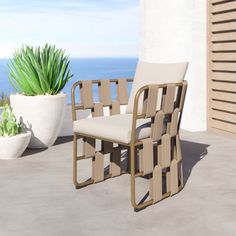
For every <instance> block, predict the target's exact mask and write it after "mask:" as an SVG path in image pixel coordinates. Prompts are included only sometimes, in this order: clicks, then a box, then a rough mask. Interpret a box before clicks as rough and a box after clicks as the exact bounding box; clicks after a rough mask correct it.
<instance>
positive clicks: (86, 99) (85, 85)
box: [80, 80, 93, 109]
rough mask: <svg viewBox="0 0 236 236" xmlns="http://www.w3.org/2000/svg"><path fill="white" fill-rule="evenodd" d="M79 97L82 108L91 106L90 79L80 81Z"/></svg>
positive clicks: (91, 88)
mask: <svg viewBox="0 0 236 236" xmlns="http://www.w3.org/2000/svg"><path fill="white" fill-rule="evenodd" d="M80 98H81V103H82V105H83V107H84V109H88V108H93V87H92V81H91V80H84V81H82V87H81V88H80Z"/></svg>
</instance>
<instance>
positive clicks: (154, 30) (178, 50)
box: [140, 0, 206, 131]
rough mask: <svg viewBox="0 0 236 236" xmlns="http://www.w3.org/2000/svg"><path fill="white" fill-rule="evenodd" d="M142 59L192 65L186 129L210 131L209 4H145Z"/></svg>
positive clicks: (198, 0) (178, 0)
mask: <svg viewBox="0 0 236 236" xmlns="http://www.w3.org/2000/svg"><path fill="white" fill-rule="evenodd" d="M140 4H141V9H140V10H141V13H140V15H141V17H140V59H141V60H144V61H148V62H179V61H189V62H190V65H189V69H188V72H187V75H186V79H187V80H188V82H189V88H188V93H187V97H186V103H185V108H184V115H183V120H182V128H183V129H187V130H190V131H200V130H205V129H206V1H205V0H174V1H163V0H141V1H140Z"/></svg>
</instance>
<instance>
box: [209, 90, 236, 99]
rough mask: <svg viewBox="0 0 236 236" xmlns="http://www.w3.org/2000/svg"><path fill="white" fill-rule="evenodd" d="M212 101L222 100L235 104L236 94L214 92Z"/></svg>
mask: <svg viewBox="0 0 236 236" xmlns="http://www.w3.org/2000/svg"><path fill="white" fill-rule="evenodd" d="M212 99H215V100H221V101H228V102H235V101H236V94H234V93H224V92H216V91H213V92H212Z"/></svg>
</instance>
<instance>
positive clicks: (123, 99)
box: [117, 79, 129, 105]
mask: <svg viewBox="0 0 236 236" xmlns="http://www.w3.org/2000/svg"><path fill="white" fill-rule="evenodd" d="M117 95H118V101H119V102H120V104H121V105H127V104H128V99H129V97H128V90H127V80H126V79H119V80H118V84H117Z"/></svg>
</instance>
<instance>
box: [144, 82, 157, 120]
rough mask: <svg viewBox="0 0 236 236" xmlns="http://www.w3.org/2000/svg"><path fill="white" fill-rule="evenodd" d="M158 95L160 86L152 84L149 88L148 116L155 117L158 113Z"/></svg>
mask: <svg viewBox="0 0 236 236" xmlns="http://www.w3.org/2000/svg"><path fill="white" fill-rule="evenodd" d="M157 97H158V86H150V87H149V88H148V99H147V106H146V112H145V113H146V118H149V117H153V116H155V114H156V107H157Z"/></svg>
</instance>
